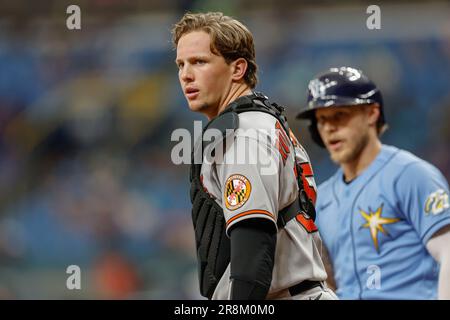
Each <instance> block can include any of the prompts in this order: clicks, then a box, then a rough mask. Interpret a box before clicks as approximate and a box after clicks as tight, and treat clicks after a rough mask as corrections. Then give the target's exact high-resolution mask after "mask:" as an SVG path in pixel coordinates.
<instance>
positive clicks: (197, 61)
mask: <svg viewBox="0 0 450 320" xmlns="http://www.w3.org/2000/svg"><path fill="white" fill-rule="evenodd" d="M205 62H206V61H205V60H196V61H195V63H196V64H204V63H205Z"/></svg>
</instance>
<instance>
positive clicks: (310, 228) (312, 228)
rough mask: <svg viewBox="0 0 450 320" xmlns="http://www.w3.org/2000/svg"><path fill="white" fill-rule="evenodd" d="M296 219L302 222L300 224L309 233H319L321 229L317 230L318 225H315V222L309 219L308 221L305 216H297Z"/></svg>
mask: <svg viewBox="0 0 450 320" xmlns="http://www.w3.org/2000/svg"><path fill="white" fill-rule="evenodd" d="M295 219H297V221H298V222H300V224H301V225H302V226H303V227H304V228H305V230H306V231H307V232H308V233H313V232H316V231H318V230H319V229H318V228H317V226H316V224H315V223H314V220H313V219H311V218H309V219H307V218H306V217H305V216H304V215H303V214H301V213H300V214H298V215H297V216H295Z"/></svg>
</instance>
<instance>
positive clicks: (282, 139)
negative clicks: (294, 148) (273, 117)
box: [279, 135, 290, 153]
mask: <svg viewBox="0 0 450 320" xmlns="http://www.w3.org/2000/svg"><path fill="white" fill-rule="evenodd" d="M279 139H280V142H281V146H282V147H283V149H284V151H285V152H286V153H289V152H290V150H289V147H288V146H287V141H286V140H285V139H286V138H285V137H284V135H280V138H279Z"/></svg>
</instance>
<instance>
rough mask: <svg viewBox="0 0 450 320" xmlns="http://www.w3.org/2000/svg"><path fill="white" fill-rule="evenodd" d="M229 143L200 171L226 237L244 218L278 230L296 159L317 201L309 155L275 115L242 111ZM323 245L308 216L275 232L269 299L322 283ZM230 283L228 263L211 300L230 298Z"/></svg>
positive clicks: (294, 190) (292, 195)
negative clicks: (263, 221) (221, 216)
mask: <svg viewBox="0 0 450 320" xmlns="http://www.w3.org/2000/svg"><path fill="white" fill-rule="evenodd" d="M255 133H256V134H255ZM228 141H230V140H228ZM227 144H229V145H227V149H226V151H225V152H224V156H222V155H217V154H216V155H215V157H214V158H213V159H212V160H210V161H204V162H203V164H202V169H201V181H202V183H203V187H204V188H205V190H206V191H207V192H208V193H209V194H210V195H211V196H212V197H213V198H214V199H215V201H216V202H217V203H218V204H219V205H220V206H221V207H222V208H223V211H224V215H225V220H226V229H227V234H228V232H229V230H230V227H231V226H233V225H234V224H235V223H238V222H239V221H242V220H244V219H251V218H263V219H268V220H270V221H273V223H274V224H275V226H276V221H277V217H278V212H279V211H280V210H281V209H283V208H285V207H287V206H288V205H290V204H291V203H292V202H293V201H294V200H296V198H297V194H298V185H297V177H296V175H297V170H296V166H295V161H297V162H298V163H299V164H300V165H301V167H302V169H303V170H302V171H303V177H302V181H303V184H304V186H305V191H306V192H307V194H308V196H309V197H310V198H311V199H312V200H313V201H315V197H316V190H317V189H316V185H315V181H314V177H313V172H312V169H311V165H310V161H309V157H308V155H307V153H306V151H305V150H304V149H303V148H302V146H301V145H300V144H299V143H298V141H297V139H295V137H294V135H293V134H292V133H290V137H288V136H287V135H286V132H285V131H284V130H283V129H282V127H281V125H280V123H279V121H278V120H277V119H276V118H275V117H273V116H271V115H269V114H267V113H263V112H258V111H249V112H243V113H240V114H239V128H238V129H237V130H236V131H235V132H234V134H233V135H232V137H231V143H228V142H227ZM216 149H218V148H216ZM220 149H222V148H220ZM219 158H220V159H219ZM204 160H205V158H204ZM321 247H322V243H321V239H320V236H319V232H317V228H316V226H315V225H314V222H313V220H311V219H309V218H308V217H307V216H304V215H301V214H300V215H297V217H296V218H294V219H291V220H290V221H289V222H288V223H287V224H286V226H285V227H284V228H282V229H279V230H278V233H277V244H276V252H275V264H274V269H273V276H272V283H271V287H270V289H269V293H268V296H267V298H269V299H271V298H277V297H279V296H280V294H281V295H282V294H283V292H286V290H287V289H288V288H289V287H291V286H293V285H295V284H298V283H300V282H302V281H303V280H312V281H324V280H325V279H326V272H325V268H324V266H323V263H322V259H321ZM230 285H231V282H230V265H228V268H227V269H226V271H225V273H224V275H223V276H222V278H221V279H220V281H219V283H218V285H217V288H216V290H215V292H214V294H213V299H229V297H230Z"/></svg>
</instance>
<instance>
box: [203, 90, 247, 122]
mask: <svg viewBox="0 0 450 320" xmlns="http://www.w3.org/2000/svg"><path fill="white" fill-rule="evenodd" d="M249 94H252V90H251V89H250V87H249V86H248V85H247V84H245V83H235V84H234V85H232V86H231V87H230V91H229V92H228V94H227V95H226V97H225V98H224V99H223V100H222V101H221V102H220V105H219V107H218V108H217V112H215V113H214V114H209V115H206V116H207V117H208V120H211V119H213V118H215V117H216V116H217V115H219V114H220V113H221V112H222V111H224V110H225V108H226V107H227V106H228V105H229V104H230V103H232V102H233V101H234V100H236V99H238V98H240V97H242V96H246V95H249Z"/></svg>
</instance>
